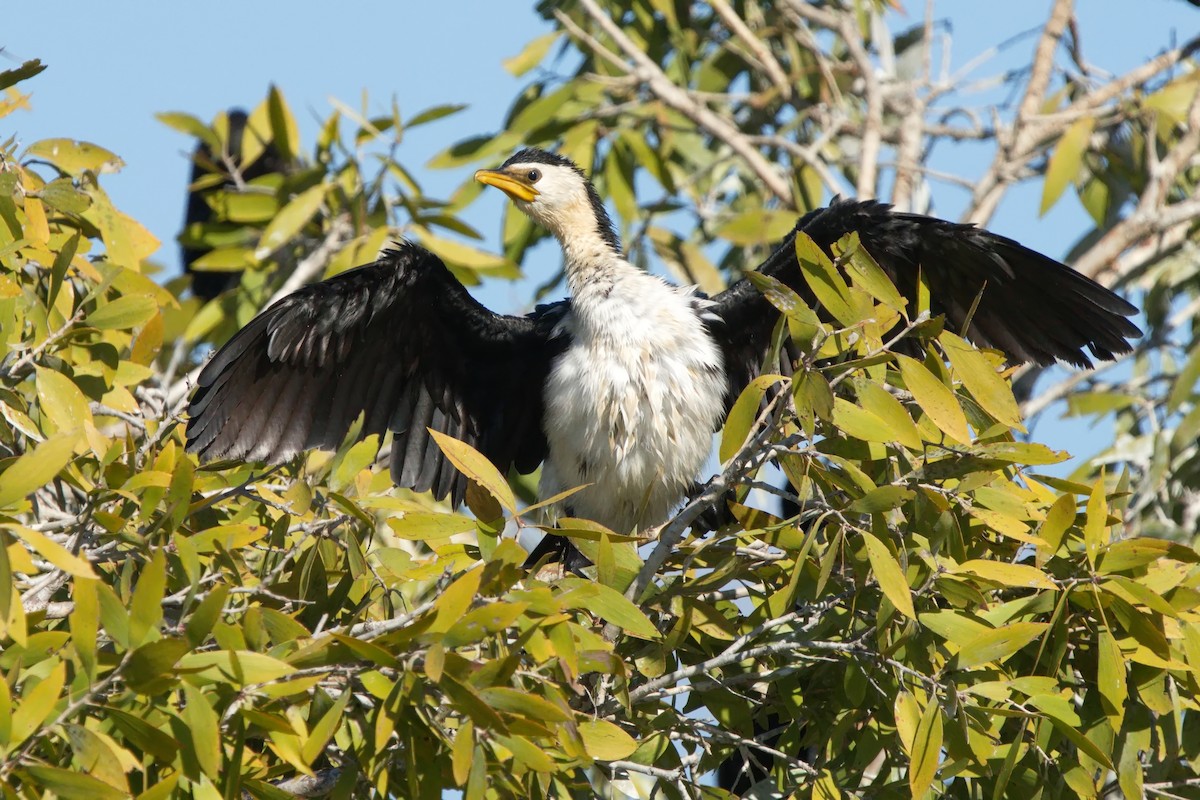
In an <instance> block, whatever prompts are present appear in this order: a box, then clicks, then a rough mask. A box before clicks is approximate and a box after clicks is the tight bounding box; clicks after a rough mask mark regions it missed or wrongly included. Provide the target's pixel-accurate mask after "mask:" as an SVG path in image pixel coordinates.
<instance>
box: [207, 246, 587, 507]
mask: <svg viewBox="0 0 1200 800" xmlns="http://www.w3.org/2000/svg"><path fill="white" fill-rule="evenodd" d="M565 310H566V304H565V303H559V304H555V305H552V306H543V307H539V309H538V310H537V311H535V312H534V313H533V314H531V315H529V316H527V317H512V316H504V315H499V314H494V313H492V312H491V311H489V310H488V309H486V308H484V307H483V306H482V305H480V304H479V303H478V302H476V301H475V299H474V298H472V297H471V295H470V294H469V293H468V292H467V291H466V289H464V288H463V286H462V284H460V283H459V282H458V281H457V280H455V278H454V276H453V275H451V274H450V272H449V270H447V269H446V266H445V265H444V264H443V263H442V262H441V260H439V259H438V258H437V257H436V256H434V255H433V254H432V253H430V252H429V251H427V250H424V249H423V248H420V247H418V246H416V245H414V244H409V243H403V244H400V245H398V246H397V247H396V248H395V249H393V250H391V251H389V252H387V253H385V254H384V255H383V256H381V257H380V258H379V260H378V261H376V262H375V263H373V264H368V265H366V266H363V267H358V268H357V269H354V270H350V271H348V272H345V273H342V274H341V275H337V276H335V277H333V278H330V279H329V280H326V281H322V282H321V283H316V284H312V285H309V286H306V287H304V288H302V289H300V290H298V291H296V292H295V293H293V294H291V295H289V296H288V297H285V298H284V299H283V300H280V301H279V302H278V303H276V304H275V305H273V306H271V307H270V308H268V309H267V310H265V311H263V312H262V313H261V314H259V315H258V316H257V317H255V318H254V319H253V320H251V322H250V323H249V324H248V325H246V327H244V328H242V329H241V330H240V331H238V333H237V334H236V335H235V336H234V337H233V338H232V339H230V340H229V342H228V343H226V344H225V346H224V347H222V348H221V349H220V350H219V351H217V353H216V354H215V355H214V356H213V357H212V359H211V360H210V361H209V362H208V364H207V365H206V366H205V367H204V369H203V370H202V371H201V373H200V376H199V378H198V380H197V383H198V389H197V391H196V394H195V396H194V397H193V398H192V401H191V405H190V406H189V414H190V419H189V420H188V427H187V435H188V449H189V450H191V451H193V452H195V453H197V454H198V455H199V456H200V457H201V458H202V459H218V458H236V459H246V460H251V461H268V462H279V461H283V460H285V459H287V458H289V457H291V456H292V455H294V454H295V453H297V452H299V451H301V450H305V449H308V448H313V447H322V448H333V447H336V446H337V445H338V444H340V443H341V441H342V440H343V439H344V438H345V436H346V434H347V432H348V431H349V429H350V426H351V424H352V423H353V422H354V420H355V419H356V418H357V417H358V416H359V415H360V414H362V415H363V418H364V420H363V423H364V424H363V428H362V431H363V435H364V436H366V435H369V434H372V433H376V434H383V433H384V432H385V431H387V430H391V431H393V439H392V451H391V472H392V477H393V479H394V480H395V482H396V483H397V484H398V485H400V486H404V487H408V488H411V489H414V490H416V491H429V490H432V491H433V493H434V495H435V496H436V497H437V498H439V499H441V498H444V497H447V496H450V497H452V498H453V500H454V502H455V503H456V504H457V503H459V502H461V501H462V498H463V495H464V493H465V491H466V478H465V477H464V476H463V475H462V474H461V473H459V472H458V471H457V470H456V469H455V468H454V466H453V465H452V464H451V463H450V462H449V461H448V460H447V459H446V458H445V457H444V456H443V455H442V452H441V450H440V449H439V448H438V446H437V444H436V443H435V442H434V440H433V438H432V437H431V436H430V435H429V433H428V429H430V428H431V429H433V430H435V431H439V432H442V433H447V434H449V435H451V436H453V437H455V438H456V439H460V440H462V441H464V442H466V443H468V444H470V445H471V446H473V447H474V448H475V449H476V450H478V451H480V452H481V453H482V454H483V455H485V456H487V457H488V458H489V459H490V460H491V461H492V463H494V464H495V465H496V467H497V468H499V469H500V471H501V472H507V471H508V469H509V467H510V466H515V467H516V468H517V470H518V471H520V472H531V471H533V470H534V469H535V468H536V467H537V465H538V464H539V463H540V462H541V461H542V460H543V459H544V458H545V455H546V440H545V435H544V434H543V432H542V408H543V402H542V387H543V386H544V385H545V382H546V376H547V373H548V372H549V370H550V363H551V361H552V360H553V358H554V356H555V355H557V354H558V353H559V352H561V350H562V349H563V348H564V347H565V346H566V344H567V341H566V338H565V337H564V336H561V335H560V336H556V335H555V326H556V324H557V322H558V320H559V319H561V317H562V315H563V313H565Z"/></svg>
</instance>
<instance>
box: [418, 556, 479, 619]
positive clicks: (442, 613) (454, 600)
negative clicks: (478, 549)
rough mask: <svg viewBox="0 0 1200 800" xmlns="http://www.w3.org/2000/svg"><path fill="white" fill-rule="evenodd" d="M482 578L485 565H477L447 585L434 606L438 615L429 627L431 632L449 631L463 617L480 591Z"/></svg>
mask: <svg viewBox="0 0 1200 800" xmlns="http://www.w3.org/2000/svg"><path fill="white" fill-rule="evenodd" d="M482 578H483V567H476V568H475V569H473V570H471V571H470V572H465V573H463V574H462V575H461V576H459V577H458V578H457V579H456V580H455V581H454V582H453V583H451V584H450V585H449V586H447V587H446V590H445V591H443V592H442V594H441V596H440V597H438V599H437V602H436V603H434V606H433V607H434V611H435V612H436V614H437V616H436V617H435V618H434V621H433V623H432V624H431V625H430V626H429V628H428V630H429V631H430V632H431V633H438V632H443V631H448V630H450V627H451V626H452V625H454V624H455V623H456V622H458V621H459V620H460V619H462V616H463V615H464V614H466V613H467V610H468V609H469V608H470V607H471V603H473V602H474V601H475V595H476V594H478V593H479V581H480V580H481V579H482Z"/></svg>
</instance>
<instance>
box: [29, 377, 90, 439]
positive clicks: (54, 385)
mask: <svg viewBox="0 0 1200 800" xmlns="http://www.w3.org/2000/svg"><path fill="white" fill-rule="evenodd" d="M37 394H38V400H39V401H41V406H42V412H43V413H44V414H45V415H46V416H47V417H49V418H50V421H51V422H53V423H54V426H55V427H56V428H58V430H60V431H72V430H76V429H78V428H82V427H83V424H84V423H85V422H91V421H92V412H91V410H90V409H89V408H88V401H87V398H86V397H84V396H83V392H81V391H80V390H79V387H78V386H77V385H75V381H73V380H71V379H70V378H68V377H67V376H66V375H64V374H62V373H61V372H58V371H57V370H53V369H47V368H46V367H38V368H37Z"/></svg>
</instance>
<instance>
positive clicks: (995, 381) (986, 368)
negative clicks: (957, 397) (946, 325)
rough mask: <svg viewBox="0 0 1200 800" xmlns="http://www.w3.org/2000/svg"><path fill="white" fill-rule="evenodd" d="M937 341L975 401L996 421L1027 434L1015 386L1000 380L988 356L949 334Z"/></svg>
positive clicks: (947, 332)
mask: <svg viewBox="0 0 1200 800" xmlns="http://www.w3.org/2000/svg"><path fill="white" fill-rule="evenodd" d="M938 341H940V342H941V343H942V349H943V350H945V352H946V355H947V356H948V357H949V358H950V364H951V366H953V367H954V372H955V374H956V375H958V379H959V380H960V381H962V383H963V386H966V387H967V391H969V392H970V393H971V396H972V397H974V398H975V402H977V403H979V405H980V406H981V407H982V408H983V410H984V411H986V412H987V413H989V414H991V415H992V418H993V419H995V420H996V421H997V422H999V423H1002V424H1004V425H1007V426H1008V427H1010V428H1016V429H1017V430H1019V431H1021V432H1022V433H1024V431H1025V427H1024V426H1023V425H1022V424H1021V412H1020V410H1018V408H1017V401H1016V398H1015V397H1013V392H1012V385H1011V384H1009V382H1008V381H1006V380H1005V379H1004V378H1002V377H1000V374H999V373H998V372H996V367H995V365H993V364H992V363H991V361H989V360H988V357H987V356H986V355H984V354H983V353H982V352H980V351H979V350H976V349H975V348H974V347H972V346H971V345H970V344H969V343H968V342H967V341H966V340H965V339H962V338H959V337H958V336H955V335H954V334H953V333H951V332H950V331H942V334H941V336H939V337H938Z"/></svg>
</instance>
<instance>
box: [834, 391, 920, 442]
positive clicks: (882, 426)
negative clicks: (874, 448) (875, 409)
mask: <svg viewBox="0 0 1200 800" xmlns="http://www.w3.org/2000/svg"><path fill="white" fill-rule="evenodd" d="M833 425H834V427H835V428H837V429H838V430H840V431H842V432H843V433H845V434H846V435H847V436H849V437H851V438H853V439H859V440H861V441H864V442H880V443H883V444H887V443H889V442H895V441H899V439H900V437H901V436H907V435H908V433H907V432H906V431H899V432H898V431H895V430H893V429H892V426H891V425H889V424H888V423H887V422H885V421H884V420H882V419H880V418H879V417H877V416H876V415H875V414H874V413H872V412H871V411H868V410H867V409H866V408H863V407H862V406H859V405H855V404H854V403H851V402H850V401H849V400H847V399H845V398H843V397H835V398H833Z"/></svg>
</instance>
